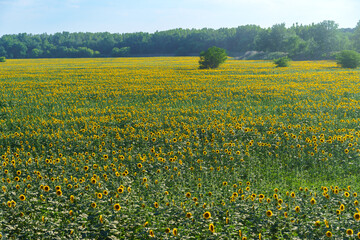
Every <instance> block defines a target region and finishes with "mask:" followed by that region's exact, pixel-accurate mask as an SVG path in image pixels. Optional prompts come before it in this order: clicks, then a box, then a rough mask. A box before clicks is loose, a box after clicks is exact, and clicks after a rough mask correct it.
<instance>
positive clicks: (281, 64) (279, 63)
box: [274, 57, 291, 67]
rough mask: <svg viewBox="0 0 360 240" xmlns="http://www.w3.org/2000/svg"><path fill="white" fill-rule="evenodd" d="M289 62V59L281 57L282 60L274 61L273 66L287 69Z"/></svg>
mask: <svg viewBox="0 0 360 240" xmlns="http://www.w3.org/2000/svg"><path fill="white" fill-rule="evenodd" d="M290 61H291V59H290V58H288V57H282V58H278V59H274V64H275V65H276V67H288V66H289V62H290Z"/></svg>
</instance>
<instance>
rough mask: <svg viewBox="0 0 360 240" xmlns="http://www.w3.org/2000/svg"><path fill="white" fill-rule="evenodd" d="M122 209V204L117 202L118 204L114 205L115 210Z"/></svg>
mask: <svg viewBox="0 0 360 240" xmlns="http://www.w3.org/2000/svg"><path fill="white" fill-rule="evenodd" d="M120 209H121V206H120V204H118V203H116V204H115V205H114V210H115V211H119V210H120Z"/></svg>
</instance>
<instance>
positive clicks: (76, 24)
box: [0, 0, 360, 36]
mask: <svg viewBox="0 0 360 240" xmlns="http://www.w3.org/2000/svg"><path fill="white" fill-rule="evenodd" d="M359 11H360V1H357V0H343V1H337V0H303V1H301V2H300V1H291V0H288V1H285V0H272V1H266V0H254V1H251V2H248V1H245V0H207V1H205V0H192V1H190V0H182V1H177V2H168V1H165V0H154V1H149V0H138V1H136V2H135V1H133V2H127V3H124V2H121V1H113V0H103V1H101V2H98V1H95V0H64V1H60V0H47V1H45V0H13V1H10V0H0V36H3V35H8V34H19V33H27V34H34V35H35V34H43V33H47V34H54V33H58V32H60V33H61V32H71V33H75V32H91V33H97V32H109V33H119V34H123V33H135V32H146V33H154V32H157V31H158V32H161V31H167V30H172V29H179V28H181V29H203V28H209V29H220V28H236V27H238V26H244V25H257V26H260V27H262V28H268V27H271V26H273V25H275V24H281V23H285V25H286V27H287V28H289V27H291V26H292V25H294V24H296V23H298V24H299V25H311V24H313V23H315V24H316V23H320V22H322V21H325V20H331V21H334V22H335V23H336V24H338V26H339V28H345V29H346V28H355V27H356V24H357V23H358V22H359V20H360V17H359V16H358V12H359Z"/></svg>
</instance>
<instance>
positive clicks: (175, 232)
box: [172, 228, 178, 236]
mask: <svg viewBox="0 0 360 240" xmlns="http://www.w3.org/2000/svg"><path fill="white" fill-rule="evenodd" d="M172 233H173V235H174V236H177V234H178V230H177V229H176V228H174V229H173V230H172Z"/></svg>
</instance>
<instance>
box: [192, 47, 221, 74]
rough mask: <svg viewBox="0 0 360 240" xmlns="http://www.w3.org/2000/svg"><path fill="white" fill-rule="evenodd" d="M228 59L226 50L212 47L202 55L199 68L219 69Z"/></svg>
mask: <svg viewBox="0 0 360 240" xmlns="http://www.w3.org/2000/svg"><path fill="white" fill-rule="evenodd" d="M226 59H227V54H226V51H225V49H222V48H218V47H215V46H213V47H211V48H209V49H208V50H206V51H202V52H201V53H200V60H199V68H200V69H209V68H217V67H219V66H220V64H222V63H224V62H225V61H226Z"/></svg>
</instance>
